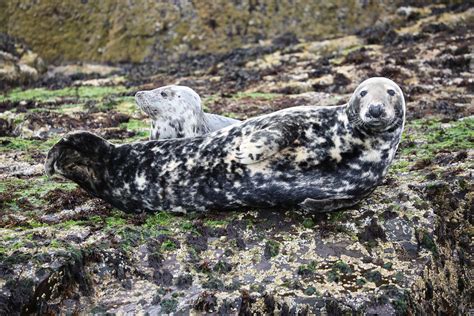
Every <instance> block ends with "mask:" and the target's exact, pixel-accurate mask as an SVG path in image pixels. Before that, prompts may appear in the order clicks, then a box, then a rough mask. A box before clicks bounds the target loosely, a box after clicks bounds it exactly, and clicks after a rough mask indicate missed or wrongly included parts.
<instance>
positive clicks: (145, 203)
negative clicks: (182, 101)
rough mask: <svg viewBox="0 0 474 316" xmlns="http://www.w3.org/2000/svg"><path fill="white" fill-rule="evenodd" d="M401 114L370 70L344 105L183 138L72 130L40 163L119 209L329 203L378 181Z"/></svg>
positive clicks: (360, 193)
mask: <svg viewBox="0 0 474 316" xmlns="http://www.w3.org/2000/svg"><path fill="white" fill-rule="evenodd" d="M404 122H405V101H404V97H403V93H402V91H401V89H400V88H399V87H398V86H397V85H396V84H395V83H394V82H393V81H391V80H389V79H386V78H371V79H368V80H366V81H364V82H363V83H361V84H360V85H359V87H358V88H357V89H356V91H355V92H354V94H353V95H352V97H351V99H350V101H349V103H348V104H345V105H341V106H333V107H318V106H301V107H294V108H289V109H285V110H281V111H278V112H274V113H271V114H267V115H262V116H259V117H255V118H252V119H249V120H246V121H244V122H242V123H238V124H234V125H231V126H228V127H225V128H223V129H220V130H218V131H215V132H212V133H209V134H206V135H202V136H197V137H192V138H182V139H169V140H159V141H147V142H138V143H132V144H124V145H114V144H111V143H109V142H107V141H105V140H104V139H102V138H100V137H98V136H96V135H94V134H91V133H88V132H76V133H72V134H69V135H66V136H65V137H64V138H63V139H62V140H60V141H59V142H58V143H57V144H56V145H54V146H53V148H52V149H51V150H50V152H49V153H48V158H47V161H46V165H45V168H46V172H47V173H48V174H53V173H59V174H61V175H63V176H65V177H66V178H68V179H71V180H73V181H75V182H77V183H78V184H79V185H80V186H81V187H83V188H84V189H86V190H87V191H88V192H90V193H91V194H93V195H95V196H97V197H100V198H102V199H104V200H106V201H108V202H110V203H111V204H113V205H114V206H116V207H118V208H120V209H123V210H125V211H128V212H139V211H151V212H152V211H158V210H171V211H184V210H210V209H215V210H231V209H242V208H272V207H275V208H303V209H307V210H312V211H317V212H319V211H330V210H335V209H339V208H342V207H346V206H350V205H354V204H356V203H357V202H358V201H360V200H361V199H362V198H364V197H365V196H367V195H368V194H370V193H371V192H372V191H373V190H374V189H375V188H376V186H377V185H379V184H380V183H381V181H382V180H383V177H384V176H385V174H386V173H387V170H388V167H389V165H390V163H391V161H392V159H393V157H394V156H395V152H396V150H397V146H398V143H399V141H400V137H401V134H402V131H403V127H404Z"/></svg>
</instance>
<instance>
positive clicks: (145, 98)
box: [135, 85, 239, 139]
mask: <svg viewBox="0 0 474 316" xmlns="http://www.w3.org/2000/svg"><path fill="white" fill-rule="evenodd" d="M135 101H136V102H137V104H138V107H139V108H140V109H141V110H142V111H143V112H145V113H146V114H148V116H149V117H150V118H151V120H152V122H151V132H150V139H168V138H183V137H193V136H199V135H204V134H207V133H209V132H213V131H216V130H219V129H221V128H223V127H225V126H228V125H232V124H235V123H238V122H239V121H238V120H235V119H232V118H229V117H225V116H221V115H216V114H211V113H204V112H203V110H202V108H201V98H200V97H199V95H198V94H197V93H196V92H195V91H194V90H193V89H191V88H189V87H185V86H177V85H169V86H164V87H160V88H157V89H153V90H143V91H138V92H137V93H136V94H135Z"/></svg>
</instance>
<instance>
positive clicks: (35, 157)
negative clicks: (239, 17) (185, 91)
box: [0, 5, 474, 315]
mask: <svg viewBox="0 0 474 316" xmlns="http://www.w3.org/2000/svg"><path fill="white" fill-rule="evenodd" d="M391 19H393V22H391V21H392V20H391ZM397 19H402V21H401V22H400V21H398V22H396V21H397ZM472 19H473V11H472V9H469V8H468V7H465V6H464V7H463V6H454V7H446V6H443V5H436V6H432V7H428V8H414V7H403V8H400V9H399V10H398V11H397V12H396V13H395V14H394V15H393V16H392V17H390V18H389V19H387V22H386V24H383V25H375V26H373V28H370V29H365V30H363V31H361V32H360V33H359V34H358V35H354V36H352V35H351V36H345V37H338V38H333V39H328V40H324V41H318V42H306V41H296V40H294V38H292V37H291V36H289V35H288V36H287V37H286V38H280V39H278V40H275V41H274V43H271V44H270V45H269V46H250V47H248V48H245V49H238V50H234V51H232V52H230V53H228V54H226V55H209V56H207V57H205V56H203V57H202V59H196V58H188V57H183V59H182V60H181V61H180V63H177V64H173V65H170V66H169V67H167V68H165V67H163V65H160V64H159V63H149V64H143V65H129V66H123V67H122V68H120V67H119V68H118V69H116V68H109V67H104V68H100V67H96V66H84V65H81V66H77V67H69V68H61V69H57V70H56V71H52V70H51V69H50V71H49V72H48V75H45V76H44V77H42V79H39V81H38V83H36V84H35V86H33V87H31V86H30V88H29V89H24V90H23V89H15V90H10V91H8V93H5V94H4V95H2V96H0V144H1V147H0V210H1V212H0V314H8V315H14V314H20V313H23V314H32V313H36V314H59V313H61V314H67V313H70V314H73V313H79V312H82V313H95V314H105V313H127V312H130V313H137V312H143V313H149V314H150V315H154V314H160V313H175V314H177V315H181V314H187V313H209V314H222V315H228V314H244V315H250V314H268V313H270V314H271V313H281V314H284V315H289V314H291V315H296V314H298V315H299V314H301V315H309V314H316V315H341V314H345V313H361V314H369V315H374V314H379V315H413V314H423V313H426V314H434V313H443V314H448V315H449V314H466V313H468V311H469V310H470V309H472V308H473V306H472V293H473V292H472V291H473V288H472V279H471V278H472V276H471V272H470V271H472V267H473V257H472V254H473V249H472V238H473V235H472V231H473V219H472V214H473V212H472V211H473V209H472V205H473V197H474V195H473V170H474V164H473V161H474V160H473V158H474V151H473V148H474V134H473V130H474V119H473V114H474V109H473V101H472V100H473V89H472V87H473V80H474V78H473V76H472V73H473V69H472V51H471V49H470V42H471V41H472V38H473V34H472V31H471V30H472V29H473V28H472ZM281 43H284V45H281ZM471 46H472V45H471ZM71 69H73V70H71ZM374 75H383V76H388V77H390V78H391V79H393V80H394V81H396V82H397V83H399V84H400V86H401V87H402V89H403V90H404V91H405V93H406V97H407V107H408V110H407V114H408V118H407V126H406V129H405V133H404V136H403V140H402V142H401V144H400V148H399V151H398V153H397V157H396V159H395V161H394V163H393V165H392V166H391V169H390V171H389V174H388V176H387V178H386V179H385V181H384V183H383V184H382V185H381V186H379V187H378V188H377V189H376V190H375V191H374V192H373V194H371V195H370V196H369V197H368V198H367V199H365V200H364V201H362V202H361V203H360V204H359V205H357V206H355V207H352V208H350V209H347V210H344V211H339V212H333V213H322V214H321V213H319V214H311V213H303V212H295V211H293V210H287V209H281V210H258V211H257V210H247V211H241V212H227V213H218V212H211V213H206V214H199V213H190V214H186V215H176V214H169V213H166V212H157V213H156V214H134V215H130V214H125V213H123V212H121V211H119V210H116V209H114V208H112V207H111V206H110V205H108V204H106V203H105V202H103V201H101V200H99V199H95V198H93V197H91V196H89V195H88V194H87V193H85V192H84V191H82V190H81V189H80V188H78V187H77V186H76V185H75V184H74V183H71V182H69V181H66V180H65V179H61V178H59V177H54V178H52V179H50V178H47V177H45V176H44V174H43V169H42V168H43V167H42V164H43V162H44V159H45V154H46V152H47V150H48V149H49V148H50V147H51V145H52V144H54V143H55V142H56V141H57V140H58V139H59V137H61V135H63V134H64V133H66V132H68V131H71V130H77V129H87V130H92V131H94V132H96V133H98V134H101V135H103V136H104V137H106V138H108V139H110V140H111V141H112V142H115V143H121V142H131V141H137V140H145V139H147V137H148V127H149V124H148V121H147V119H146V118H145V117H144V116H143V114H142V113H140V112H139V111H138V109H137V107H136V106H135V104H134V100H133V97H131V96H132V95H133V93H134V92H135V91H137V90H141V89H149V88H152V87H156V86H160V85H165V84H169V83H178V84H185V85H189V86H191V87H193V88H194V89H195V90H196V91H198V92H199V93H200V94H201V96H202V98H203V104H204V107H205V109H206V110H207V111H210V112H213V113H219V114H225V115H229V116H233V117H236V118H240V119H245V118H247V117H252V116H255V115H258V114H261V113H268V112H272V111H275V110H278V109H282V108H286V107H290V106H298V105H308V104H318V105H334V104H341V103H343V102H346V101H347V100H348V97H349V96H350V93H351V92H352V90H353V89H354V88H355V87H356V86H357V84H358V83H360V82H361V81H362V80H363V79H365V78H367V77H369V76H374ZM45 78H46V79H45Z"/></svg>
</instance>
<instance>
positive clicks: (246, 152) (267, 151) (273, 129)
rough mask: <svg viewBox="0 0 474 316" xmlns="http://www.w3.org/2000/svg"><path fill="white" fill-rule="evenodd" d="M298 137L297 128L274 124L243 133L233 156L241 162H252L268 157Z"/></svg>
mask: <svg viewBox="0 0 474 316" xmlns="http://www.w3.org/2000/svg"><path fill="white" fill-rule="evenodd" d="M297 137H298V132H297V129H292V128H291V127H290V126H284V125H275V126H270V127H267V128H264V129H260V130H257V131H255V132H252V133H250V134H248V135H243V136H242V140H241V142H240V145H239V146H238V147H237V148H234V150H233V156H234V157H235V158H236V159H237V161H238V162H240V163H242V164H253V163H257V162H259V161H263V160H265V159H268V158H270V157H271V156H273V155H275V154H276V153H278V152H279V151H281V150H282V149H284V148H285V147H287V146H289V145H290V144H292V143H293V142H294V141H295V140H296V138H297Z"/></svg>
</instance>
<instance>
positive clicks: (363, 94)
mask: <svg viewBox="0 0 474 316" xmlns="http://www.w3.org/2000/svg"><path fill="white" fill-rule="evenodd" d="M366 94H367V90H364V91H361V92H360V96H361V97H362V98H363V97H365V95H366Z"/></svg>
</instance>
